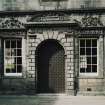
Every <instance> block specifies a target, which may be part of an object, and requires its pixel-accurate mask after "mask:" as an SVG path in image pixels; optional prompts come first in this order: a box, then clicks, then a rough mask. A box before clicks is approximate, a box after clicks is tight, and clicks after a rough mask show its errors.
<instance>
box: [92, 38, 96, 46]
mask: <svg viewBox="0 0 105 105" xmlns="http://www.w3.org/2000/svg"><path fill="white" fill-rule="evenodd" d="M92 47H97V39H93V40H92Z"/></svg>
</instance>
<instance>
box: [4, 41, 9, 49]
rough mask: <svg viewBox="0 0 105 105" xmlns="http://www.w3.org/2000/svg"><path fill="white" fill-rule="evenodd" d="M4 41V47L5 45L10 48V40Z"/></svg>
mask: <svg viewBox="0 0 105 105" xmlns="http://www.w3.org/2000/svg"><path fill="white" fill-rule="evenodd" d="M5 42H6V43H5V47H6V48H10V40H6V41H5Z"/></svg>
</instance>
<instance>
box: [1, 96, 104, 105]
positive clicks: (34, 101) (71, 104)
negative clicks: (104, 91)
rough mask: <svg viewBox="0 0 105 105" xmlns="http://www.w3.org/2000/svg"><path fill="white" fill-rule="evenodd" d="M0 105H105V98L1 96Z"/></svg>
mask: <svg viewBox="0 0 105 105" xmlns="http://www.w3.org/2000/svg"><path fill="white" fill-rule="evenodd" d="M0 105H105V96H66V95H60V96H53V95H44V96H43V95H38V96H29V95H28V96H27V95H18V96H16V95H1V96H0Z"/></svg>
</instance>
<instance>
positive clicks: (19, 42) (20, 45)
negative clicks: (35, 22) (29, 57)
mask: <svg viewBox="0 0 105 105" xmlns="http://www.w3.org/2000/svg"><path fill="white" fill-rule="evenodd" d="M21 47H22V43H21V40H17V48H21Z"/></svg>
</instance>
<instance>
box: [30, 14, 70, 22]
mask: <svg viewBox="0 0 105 105" xmlns="http://www.w3.org/2000/svg"><path fill="white" fill-rule="evenodd" d="M56 21H58V22H59V21H71V18H70V15H67V14H65V13H62V12H57V13H55V12H48V13H40V14H37V15H34V16H32V17H31V18H30V19H28V22H56Z"/></svg>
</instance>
